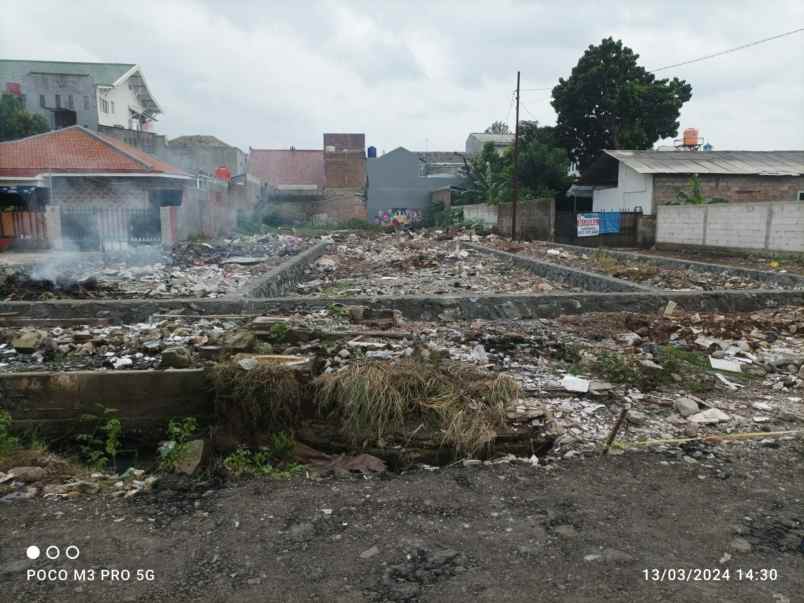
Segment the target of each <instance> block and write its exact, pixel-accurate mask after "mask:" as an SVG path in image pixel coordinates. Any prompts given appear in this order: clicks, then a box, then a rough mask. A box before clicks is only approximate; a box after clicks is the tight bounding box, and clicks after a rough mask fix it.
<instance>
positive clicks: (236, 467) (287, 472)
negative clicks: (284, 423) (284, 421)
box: [223, 433, 302, 478]
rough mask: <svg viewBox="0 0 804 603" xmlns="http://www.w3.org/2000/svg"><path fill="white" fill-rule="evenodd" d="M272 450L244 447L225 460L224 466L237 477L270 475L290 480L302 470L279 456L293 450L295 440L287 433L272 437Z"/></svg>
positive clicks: (297, 465) (299, 466)
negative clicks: (289, 478)
mask: <svg viewBox="0 0 804 603" xmlns="http://www.w3.org/2000/svg"><path fill="white" fill-rule="evenodd" d="M272 440H273V443H272V445H271V448H270V449H268V450H266V449H259V450H249V449H248V448H243V447H242V446H241V447H240V448H238V449H237V450H235V451H234V452H232V453H231V454H230V455H229V456H227V457H226V458H225V459H224V460H223V466H224V467H226V469H227V470H228V471H229V472H230V473H231V474H232V475H234V476H235V477H241V476H244V475H270V476H271V477H282V478H288V477H291V476H292V475H294V474H296V473H298V472H299V471H301V470H302V465H299V464H297V463H290V462H288V459H289V458H290V457H289V456H286V457H285V458H284V459H282V458H280V457H278V456H277V454H276V452H277V451H278V452H279V453H281V454H287V453H288V451H291V452H292V450H293V439H292V438H291V437H290V436H288V435H287V434H286V433H278V434H274V435H273V436H272Z"/></svg>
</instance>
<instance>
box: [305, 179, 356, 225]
mask: <svg viewBox="0 0 804 603" xmlns="http://www.w3.org/2000/svg"><path fill="white" fill-rule="evenodd" d="M315 210H316V211H315V214H314V215H313V216H312V217H313V218H314V219H315V220H317V221H323V222H328V223H334V224H343V223H344V222H348V221H349V220H368V213H367V211H366V201H365V199H363V197H362V191H361V190H355V189H332V188H330V189H327V191H326V193H325V194H324V198H323V199H321V200H320V201H319V202H318V203H317V205H316V208H315Z"/></svg>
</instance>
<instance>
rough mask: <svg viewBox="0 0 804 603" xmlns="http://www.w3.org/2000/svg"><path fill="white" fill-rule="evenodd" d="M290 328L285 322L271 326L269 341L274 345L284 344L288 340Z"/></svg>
mask: <svg viewBox="0 0 804 603" xmlns="http://www.w3.org/2000/svg"><path fill="white" fill-rule="evenodd" d="M289 332H290V328H289V327H288V324H287V323H286V322H275V323H274V324H273V325H271V341H273V342H274V343H285V342H286V341H287V340H288V333H289Z"/></svg>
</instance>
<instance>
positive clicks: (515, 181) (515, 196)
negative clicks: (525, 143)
mask: <svg viewBox="0 0 804 603" xmlns="http://www.w3.org/2000/svg"><path fill="white" fill-rule="evenodd" d="M518 159H519V71H517V72H516V121H515V122H514V171H513V173H512V174H511V240H512V241H516V206H517V201H519V178H517V174H516V172H517V166H518Z"/></svg>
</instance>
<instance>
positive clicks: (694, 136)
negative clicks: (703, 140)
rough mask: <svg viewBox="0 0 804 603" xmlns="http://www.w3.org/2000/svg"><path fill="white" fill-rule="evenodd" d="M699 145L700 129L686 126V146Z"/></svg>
mask: <svg viewBox="0 0 804 603" xmlns="http://www.w3.org/2000/svg"><path fill="white" fill-rule="evenodd" d="M697 145H698V129H697V128H685V129H684V146H685V147H694V146H697Z"/></svg>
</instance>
